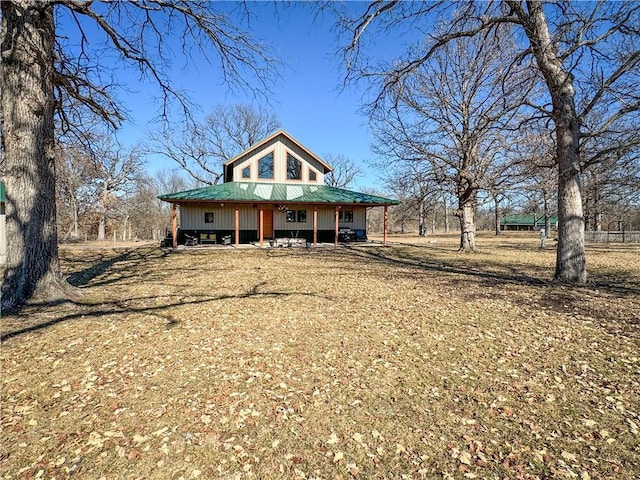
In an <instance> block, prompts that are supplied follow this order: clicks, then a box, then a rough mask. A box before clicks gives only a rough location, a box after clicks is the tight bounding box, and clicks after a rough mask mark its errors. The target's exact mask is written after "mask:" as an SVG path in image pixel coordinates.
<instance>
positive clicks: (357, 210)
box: [180, 204, 367, 231]
mask: <svg viewBox="0 0 640 480" xmlns="http://www.w3.org/2000/svg"><path fill="white" fill-rule="evenodd" d="M289 208H290V209H291V210H306V211H307V221H306V222H301V223H299V222H290V223H287V221H286V214H285V212H280V211H278V210H275V211H274V212H273V225H274V229H275V230H292V231H296V230H313V206H312V205H290V206H289ZM239 209H240V230H257V229H258V209H257V208H254V207H253V205H240V207H239ZM342 210H350V211H352V212H353V222H352V223H345V222H340V225H339V227H341V228H352V229H358V230H366V226H367V209H366V207H343V208H342ZM205 212H213V215H214V222H213V223H204V214H205ZM334 222H335V207H322V206H320V207H318V230H333V229H334V228H335V223H334ZM180 228H182V229H183V230H233V229H234V228H235V206H234V205H227V204H225V206H224V207H221V206H220V204H211V205H206V204H194V205H182V206H181V207H180Z"/></svg>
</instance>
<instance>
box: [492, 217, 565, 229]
mask: <svg viewBox="0 0 640 480" xmlns="http://www.w3.org/2000/svg"><path fill="white" fill-rule="evenodd" d="M549 222H550V223H551V229H552V230H557V229H558V217H555V216H554V217H549ZM541 228H544V217H538V216H537V215H505V216H504V217H502V220H500V230H510V231H528V230H540V229H541Z"/></svg>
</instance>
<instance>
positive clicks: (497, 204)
mask: <svg viewBox="0 0 640 480" xmlns="http://www.w3.org/2000/svg"><path fill="white" fill-rule="evenodd" d="M493 223H494V225H495V227H496V235H500V202H499V200H498V197H497V196H494V197H493Z"/></svg>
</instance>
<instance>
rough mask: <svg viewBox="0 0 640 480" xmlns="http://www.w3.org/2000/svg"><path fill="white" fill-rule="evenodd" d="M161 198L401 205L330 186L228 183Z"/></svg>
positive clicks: (396, 202)
mask: <svg viewBox="0 0 640 480" xmlns="http://www.w3.org/2000/svg"><path fill="white" fill-rule="evenodd" d="M158 198H159V199H160V200H164V201H165V202H171V203H189V202H239V203H311V204H338V205H355V204H359V205H370V206H377V205H397V204H398V203H399V202H398V201H397V200H392V199H389V198H385V197H379V196H377V195H369V194H366V193H360V192H353V191H351V190H344V189H342V188H336V187H330V186H328V185H304V184H301V185H292V184H284V183H264V182H260V183H258V182H226V183H222V184H220V185H211V186H208V187H203V188H196V189H194V190H186V191H184V192H176V193H169V194H165V195H160V196H159V197H158Z"/></svg>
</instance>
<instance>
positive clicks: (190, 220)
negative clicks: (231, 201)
mask: <svg viewBox="0 0 640 480" xmlns="http://www.w3.org/2000/svg"><path fill="white" fill-rule="evenodd" d="M238 208H239V214H240V215H239V216H240V219H239V220H240V229H241V230H255V229H257V228H258V214H257V213H256V212H257V210H256V209H255V208H253V206H251V205H248V206H245V205H242V206H240V207H238ZM235 210H236V209H235V207H234V206H225V207H221V206H219V205H216V206H213V205H206V204H197V205H182V206H181V207H180V228H181V229H182V230H212V231H214V230H233V229H234V228H235ZM206 212H213V223H205V222H204V214H205V213H206Z"/></svg>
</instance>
